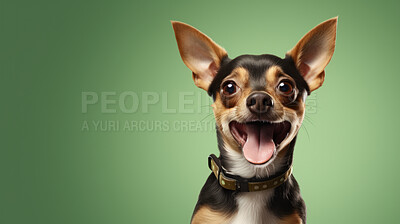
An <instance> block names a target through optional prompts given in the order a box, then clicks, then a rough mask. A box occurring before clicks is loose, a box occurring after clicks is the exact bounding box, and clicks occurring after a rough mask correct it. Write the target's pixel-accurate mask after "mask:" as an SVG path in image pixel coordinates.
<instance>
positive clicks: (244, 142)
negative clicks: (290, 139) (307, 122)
mask: <svg viewBox="0 0 400 224" xmlns="http://www.w3.org/2000/svg"><path fill="white" fill-rule="evenodd" d="M290 127H291V125H290V123H289V122H287V121H283V122H281V123H270V122H266V121H252V122H247V123H238V122H236V121H232V122H230V123H229V128H230V131H231V133H232V135H233V137H234V138H235V139H236V141H237V142H238V143H239V144H240V145H241V146H242V150H243V155H244V157H245V158H246V160H247V161H249V162H250V163H253V164H264V163H266V162H268V161H269V160H270V159H271V158H272V157H273V155H274V152H275V150H276V148H277V146H278V145H279V144H280V143H281V142H282V141H283V140H284V139H285V138H286V136H287V135H288V133H289V131H290Z"/></svg>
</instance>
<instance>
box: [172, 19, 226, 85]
mask: <svg viewBox="0 0 400 224" xmlns="http://www.w3.org/2000/svg"><path fill="white" fill-rule="evenodd" d="M171 23H172V27H173V28H174V31H175V37H176V41H177V43H178V48H179V52H180V54H181V57H182V60H183V62H184V63H185V65H186V66H187V67H188V68H189V69H190V70H191V71H192V72H193V81H194V84H196V86H197V87H199V88H202V89H204V90H206V91H208V87H209V86H210V84H211V82H212V80H213V79H214V77H215V75H216V74H217V72H218V70H219V67H220V65H221V60H222V58H224V57H226V56H227V53H226V51H225V49H223V48H222V47H220V46H219V45H218V44H216V43H215V42H214V41H213V40H211V39H210V38H209V37H207V36H206V35H205V34H203V33H201V32H200V31H199V30H197V29H196V28H194V27H192V26H190V25H187V24H185V23H181V22H177V21H171Z"/></svg>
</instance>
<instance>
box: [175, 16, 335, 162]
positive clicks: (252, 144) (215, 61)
mask: <svg viewBox="0 0 400 224" xmlns="http://www.w3.org/2000/svg"><path fill="white" fill-rule="evenodd" d="M336 24H337V18H333V19H330V20H327V21H325V22H323V23H321V24H320V25H318V26H316V27H315V28H314V29H312V30H311V31H310V32H308V33H307V34H306V35H305V36H304V37H303V38H302V39H301V40H300V41H299V42H298V43H297V44H296V46H295V47H294V48H293V49H292V50H290V51H289V52H288V53H287V54H286V57H285V58H284V59H282V58H279V57H277V56H274V55H267V54H266V55H241V56H239V57H236V58H234V59H229V58H228V55H227V53H226V51H225V50H224V49H223V48H222V47H220V46H219V45H218V44H216V43H215V42H214V41H213V40H211V39H210V38H209V37H207V36H206V35H204V34H203V33H201V32H200V31H198V30H197V29H195V28H193V27H191V26H189V25H187V24H184V23H181V22H172V25H173V28H174V31H175V35H176V39H177V42H178V48H179V52H180V54H181V57H182V60H183V62H184V63H185V64H186V66H187V67H189V69H190V70H191V71H192V72H193V73H192V74H193V80H194V83H195V84H196V86H198V87H199V88H202V89H204V90H206V91H207V92H208V93H209V95H211V96H212V97H213V99H214V103H213V105H212V107H213V110H214V115H215V119H216V123H217V129H218V130H217V131H218V133H219V137H220V139H222V142H223V149H224V150H233V151H234V152H236V154H240V155H241V156H242V157H244V158H245V159H246V160H247V161H248V162H249V163H250V164H252V165H254V166H266V164H269V163H270V162H272V161H273V160H274V158H275V157H276V156H277V155H278V154H280V152H282V151H284V149H285V148H286V147H287V146H288V145H289V144H290V142H291V141H292V140H293V139H294V137H295V136H296V135H297V132H298V131H299V128H300V126H301V124H302V122H303V117H304V112H305V99H306V96H307V95H308V94H309V93H310V92H311V91H314V90H316V89H318V88H319V87H320V86H321V85H322V83H323V81H324V77H325V72H324V69H325V66H326V65H327V64H328V63H329V61H330V59H331V57H332V55H333V52H334V48H335V39H336Z"/></svg>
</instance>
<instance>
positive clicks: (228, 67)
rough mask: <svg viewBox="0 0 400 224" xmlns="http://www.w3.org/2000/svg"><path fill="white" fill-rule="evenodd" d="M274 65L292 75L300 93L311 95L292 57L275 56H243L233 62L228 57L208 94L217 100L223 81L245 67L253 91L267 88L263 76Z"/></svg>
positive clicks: (224, 60)
mask: <svg viewBox="0 0 400 224" xmlns="http://www.w3.org/2000/svg"><path fill="white" fill-rule="evenodd" d="M273 65H278V66H280V67H281V68H282V70H283V71H284V72H285V73H286V74H288V75H290V76H291V77H292V78H293V79H294V80H295V82H296V85H297V88H298V89H299V90H300V91H303V90H306V91H307V92H308V93H310V89H309V87H308V85H307V83H306V81H305V80H304V78H303V77H302V76H301V75H300V72H299V71H298V70H297V68H296V66H295V64H294V62H293V59H292V58H291V57H290V56H286V58H285V59H282V58H279V57H277V56H275V55H270V54H263V55H241V56H239V57H237V58H235V59H232V60H231V59H229V58H228V57H225V58H223V59H222V61H221V66H220V69H219V70H218V73H217V75H216V76H215V78H214V79H213V81H212V83H211V85H210V86H209V88H208V94H209V95H210V96H213V99H214V100H215V93H216V92H217V91H218V90H219V89H220V86H221V82H222V80H223V79H224V78H225V77H226V76H228V75H229V74H231V72H232V71H233V70H234V69H235V68H238V67H243V68H245V69H247V70H248V71H249V73H250V74H249V75H250V85H252V88H253V89H257V87H261V88H263V87H264V86H265V78H264V76H263V75H264V73H265V71H266V70H267V69H268V68H269V67H271V66H273Z"/></svg>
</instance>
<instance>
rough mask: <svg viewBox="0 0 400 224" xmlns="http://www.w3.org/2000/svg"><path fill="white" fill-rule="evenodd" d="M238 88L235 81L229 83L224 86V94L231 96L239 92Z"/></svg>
mask: <svg viewBox="0 0 400 224" xmlns="http://www.w3.org/2000/svg"><path fill="white" fill-rule="evenodd" d="M238 88H239V87H238V86H237V85H236V83H235V82H234V81H227V82H225V83H224V84H223V85H222V94H224V95H226V96H231V95H233V94H235V93H236V92H237V91H238Z"/></svg>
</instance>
